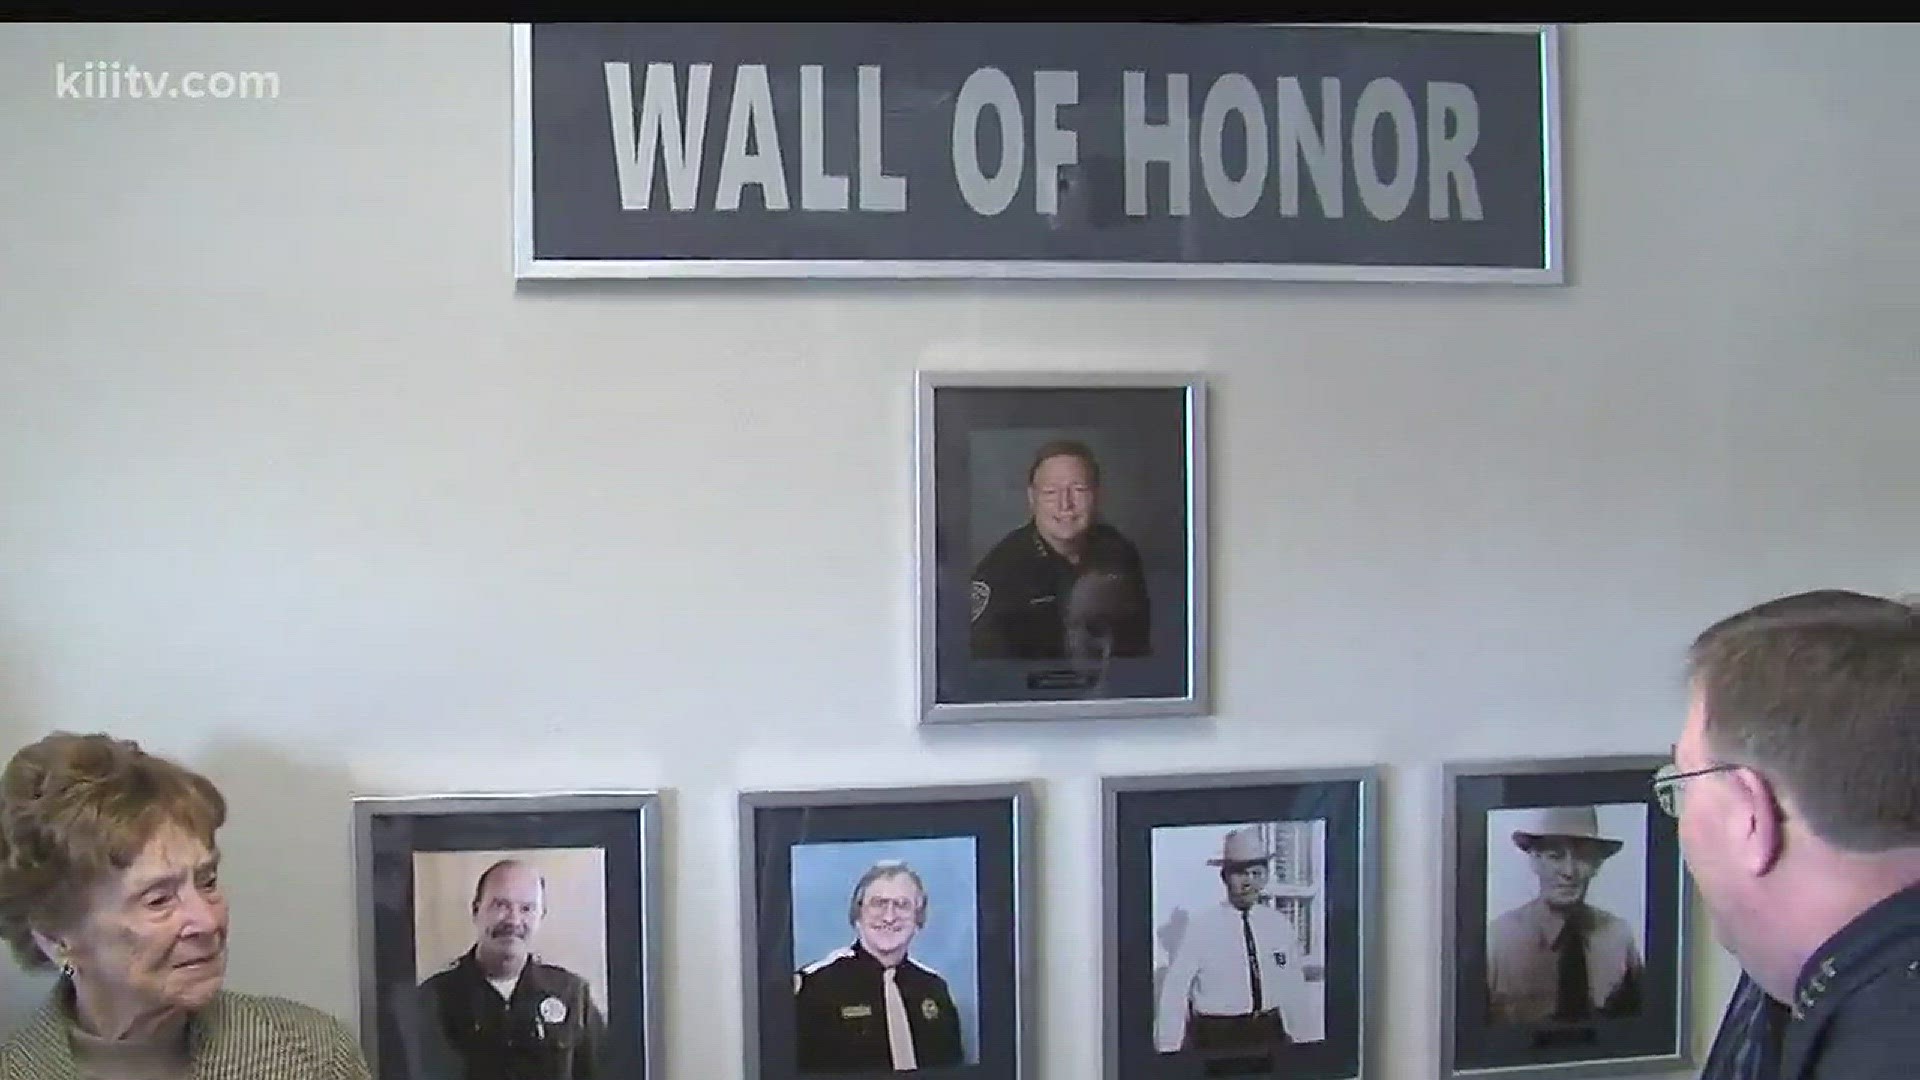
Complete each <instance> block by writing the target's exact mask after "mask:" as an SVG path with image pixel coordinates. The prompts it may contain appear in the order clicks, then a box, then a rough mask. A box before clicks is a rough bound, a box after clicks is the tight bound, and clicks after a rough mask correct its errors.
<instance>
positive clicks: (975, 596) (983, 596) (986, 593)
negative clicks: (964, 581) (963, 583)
mask: <svg viewBox="0 0 1920 1080" xmlns="http://www.w3.org/2000/svg"><path fill="white" fill-rule="evenodd" d="M991 599H993V586H991V585H989V584H987V583H986V582H984V581H981V580H980V579H979V578H974V579H973V581H972V582H971V583H970V584H969V585H968V586H967V603H968V606H969V607H970V608H971V610H972V611H973V614H972V615H971V616H970V617H969V618H968V619H967V621H968V622H979V621H980V616H982V615H984V614H986V611H987V601H989V600H991Z"/></svg>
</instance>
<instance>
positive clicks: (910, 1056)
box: [793, 860, 966, 1073]
mask: <svg viewBox="0 0 1920 1080" xmlns="http://www.w3.org/2000/svg"><path fill="white" fill-rule="evenodd" d="M929 914H930V905H929V897H928V896H927V890H926V885H925V883H924V881H923V880H922V879H921V876H920V874H919V873H918V872H916V871H915V870H914V869H913V868H912V867H911V866H909V865H908V864H906V863H904V862H899V861H893V860H886V861H881V862H876V863H874V864H873V865H872V866H870V867H868V868H867V870H866V872H865V873H863V874H861V875H860V879H859V880H858V881H857V882H855V883H854V886H853V891H852V894H851V895H850V896H849V898H848V900H847V910H846V918H847V922H848V924H849V925H850V926H851V927H852V928H853V932H854V938H853V941H852V942H851V943H850V944H848V945H846V946H844V947H842V948H839V949H836V950H834V951H833V952H832V953H830V954H829V955H827V956H824V957H822V958H820V959H819V960H816V961H815V962H813V963H811V964H808V965H806V966H805V967H803V968H801V969H800V970H799V971H798V972H796V973H795V975H794V979H793V988H794V1029H795V1037H796V1047H795V1050H796V1059H797V1067H798V1069H799V1071H801V1072H803V1073H840V1072H874V1071H906V1070H914V1069H928V1068H944V1067H948V1066H954V1065H960V1064H963V1063H964V1059H965V1056H966V1055H965V1049H964V1046H963V1043H962V1037H961V1024H960V1015H959V1010H958V1009H957V1008H956V1007H955V1005H954V1000H953V994H952V993H951V992H950V991H949V989H948V986H947V982H946V980H945V979H944V978H943V977H942V976H941V975H940V974H939V973H938V972H936V971H934V970H933V969H931V968H929V967H927V966H926V965H925V964H924V963H923V962H921V961H918V960H916V959H914V957H913V956H912V955H910V950H911V948H912V945H913V940H914V937H915V936H916V935H917V934H919V933H920V931H921V930H922V929H923V928H925V926H926V925H927V921H928V918H929Z"/></svg>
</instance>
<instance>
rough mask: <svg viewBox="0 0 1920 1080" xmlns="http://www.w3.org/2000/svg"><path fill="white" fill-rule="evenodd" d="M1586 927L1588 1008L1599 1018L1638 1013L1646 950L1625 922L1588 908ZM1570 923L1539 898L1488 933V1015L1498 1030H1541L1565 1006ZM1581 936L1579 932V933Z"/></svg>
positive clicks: (1505, 917)
mask: <svg viewBox="0 0 1920 1080" xmlns="http://www.w3.org/2000/svg"><path fill="white" fill-rule="evenodd" d="M1582 909H1583V914H1582V916H1581V919H1582V921H1583V922H1584V923H1585V925H1586V932H1585V941H1586V950H1587V951H1586V968H1587V980H1586V982H1587V990H1588V994H1589V1002H1588V1007H1589V1008H1590V1009H1591V1012H1592V1015H1593V1016H1594V1017H1596V1018H1598V1017H1604V1016H1610V1015H1624V1014H1630V1013H1631V1012H1633V1011H1637V1008H1638V1004H1639V999H1638V989H1639V985H1640V978H1641V966H1642V965H1641V960H1640V949H1639V947H1638V946H1637V945H1635V944H1634V940H1633V928H1632V927H1631V926H1629V925H1628V924H1627V921H1626V920H1625V919H1622V918H1620V917H1619V916H1617V915H1614V914H1612V913H1610V912H1607V911H1602V910H1601V909H1599V908H1596V907H1593V906H1592V905H1582ZM1565 926H1566V920H1565V919H1564V918H1563V917H1562V916H1560V915H1558V914H1555V912H1554V911H1553V909H1552V908H1550V907H1548V906H1547V903H1546V901H1544V900H1542V899H1540V898H1538V897H1535V898H1534V899H1532V900H1529V901H1527V902H1526V903H1525V904H1522V905H1520V906H1519V907H1517V908H1514V909H1513V910H1512V911H1509V912H1507V913H1506V914H1504V915H1502V916H1500V917H1499V918H1497V919H1495V920H1493V924H1492V925H1491V926H1489V927H1488V928H1487V1014H1488V1021H1489V1022H1490V1023H1495V1024H1536V1023H1542V1022H1545V1021H1547V1020H1550V1019H1552V1018H1553V1015H1554V1012H1555V1010H1556V1009H1557V1007H1558V1005H1559V985H1560V963H1561V950H1560V948H1558V947H1557V943H1558V942H1559V940H1560V934H1561V931H1562V929H1564V928H1565ZM1576 932H1578V928H1577V927H1576Z"/></svg>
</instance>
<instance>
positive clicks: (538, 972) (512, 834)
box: [354, 792, 661, 1080]
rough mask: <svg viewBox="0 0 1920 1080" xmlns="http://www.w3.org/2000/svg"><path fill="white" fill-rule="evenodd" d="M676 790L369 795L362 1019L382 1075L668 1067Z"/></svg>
mask: <svg viewBox="0 0 1920 1080" xmlns="http://www.w3.org/2000/svg"><path fill="white" fill-rule="evenodd" d="M659 807H660V796H659V795H658V794H657V793H654V792H595V793H582V794H525V795H518V794H499V795H428V796H404V797H402V796H365V797H361V798H357V799H355V800H354V874H355V889H356V894H357V902H358V908H359V911H358V926H357V937H358V944H359V954H360V957H359V958H360V1032H361V1041H362V1043H363V1047H364V1049H365V1051H366V1054H367V1059H368V1062H369V1063H370V1064H371V1065H372V1067H373V1072H374V1076H375V1077H376V1078H377V1080H460V1078H462V1077H466V1076H469V1075H479V1074H478V1073H471V1072H469V1071H468V1066H469V1063H484V1064H485V1066H486V1068H487V1069H488V1070H493V1071H499V1070H503V1069H504V1070H505V1072H506V1073H509V1074H511V1075H516V1076H553V1077H566V1078H568V1080H627V1078H634V1080H651V1078H653V1077H656V1076H657V1075H658V1073H657V1071H656V1066H657V1063H658V1062H659V1061H660V1060H661V1059H660V1047H659V1041H660V1040H659V1031H660V1023H659V1017H660V1003H659V995H658V993H657V991H656V983H655V977H654V972H655V967H656V964H657V962H658V961H657V959H656V958H657V957H658V956H659V954H660V949H659V941H660V938H659V933H660V931H659V923H658V919H657V918H656V915H655V912H656V910H657V905H656V895H657V892H658V888H659V874H660V869H659V862H658V860H659V854H658V853H659V850H660V840H659V837H660V823H659V815H660V810H659Z"/></svg>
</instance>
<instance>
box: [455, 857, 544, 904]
mask: <svg viewBox="0 0 1920 1080" xmlns="http://www.w3.org/2000/svg"><path fill="white" fill-rule="evenodd" d="M510 867H519V868H520V869H522V870H533V876H534V878H535V879H536V880H538V881H539V882H540V910H542V911H545V910H546V908H547V875H545V874H543V873H541V872H540V871H538V870H535V869H534V868H533V867H532V866H531V865H529V864H527V863H526V862H524V861H522V860H520V859H501V860H500V861H499V862H497V863H494V864H493V865H492V866H489V867H487V868H486V869H485V870H482V871H480V876H479V877H478V878H476V879H474V882H473V910H474V911H479V910H480V898H481V897H483V896H485V895H487V881H488V880H489V879H491V878H492V877H493V875H494V872H495V871H499V870H506V869H508V868H510Z"/></svg>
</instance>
